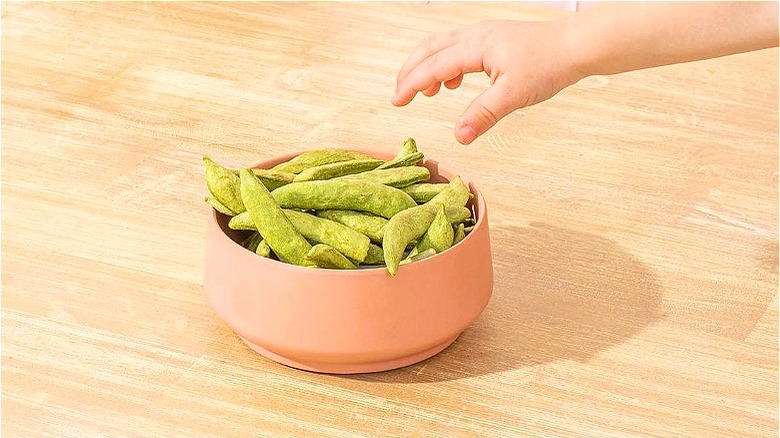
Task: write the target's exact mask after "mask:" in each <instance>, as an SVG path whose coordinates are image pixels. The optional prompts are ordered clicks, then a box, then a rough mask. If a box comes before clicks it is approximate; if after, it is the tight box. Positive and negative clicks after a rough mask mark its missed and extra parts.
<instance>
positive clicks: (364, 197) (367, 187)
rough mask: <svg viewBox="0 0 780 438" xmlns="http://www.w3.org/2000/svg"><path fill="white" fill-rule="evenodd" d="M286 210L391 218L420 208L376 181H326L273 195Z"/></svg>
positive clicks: (282, 189) (300, 184)
mask: <svg viewBox="0 0 780 438" xmlns="http://www.w3.org/2000/svg"><path fill="white" fill-rule="evenodd" d="M271 195H272V196H273V197H274V199H275V200H276V202H277V203H278V204H279V205H280V206H282V207H283V208H298V209H304V210H356V211H364V212H368V213H373V214H376V215H378V216H382V217H385V218H391V217H393V216H394V215H395V214H396V213H398V212H399V211H403V210H406V209H408V208H411V207H414V206H416V205H417V203H416V202H414V199H412V198H411V197H410V196H409V195H407V194H406V193H404V192H402V191H401V190H399V189H396V188H394V187H390V186H386V185H384V184H380V183H377V182H373V181H363V180H341V179H340V178H336V179H326V180H319V181H303V182H294V183H292V184H287V185H286V186H282V187H279V188H278V189H276V190H274V191H273V192H271Z"/></svg>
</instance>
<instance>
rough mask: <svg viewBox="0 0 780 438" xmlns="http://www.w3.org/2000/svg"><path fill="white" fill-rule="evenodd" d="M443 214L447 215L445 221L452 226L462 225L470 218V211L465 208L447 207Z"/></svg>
mask: <svg viewBox="0 0 780 438" xmlns="http://www.w3.org/2000/svg"><path fill="white" fill-rule="evenodd" d="M444 213H445V214H446V215H447V221H449V223H450V224H452V225H456V224H460V223H463V222H465V221H467V220H468V219H469V218H470V217H471V210H469V209H468V208H466V207H453V206H449V207H446V208H445V209H444Z"/></svg>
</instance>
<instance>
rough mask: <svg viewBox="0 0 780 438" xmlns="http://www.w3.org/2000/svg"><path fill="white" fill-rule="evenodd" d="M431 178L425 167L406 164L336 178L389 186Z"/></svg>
mask: <svg viewBox="0 0 780 438" xmlns="http://www.w3.org/2000/svg"><path fill="white" fill-rule="evenodd" d="M430 179H431V172H430V171H429V170H428V168H427V167H422V166H407V167H396V168H393V169H375V170H372V171H369V172H363V173H358V174H355V175H346V176H342V177H339V178H337V180H341V181H373V182H377V183H380V184H384V185H387V186H391V187H396V188H401V187H406V186H409V185H412V184H414V183H418V182H421V181H428V180H430Z"/></svg>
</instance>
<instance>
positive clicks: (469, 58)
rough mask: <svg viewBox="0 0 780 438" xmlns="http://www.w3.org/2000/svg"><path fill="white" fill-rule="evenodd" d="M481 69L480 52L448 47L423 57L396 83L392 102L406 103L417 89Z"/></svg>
mask: <svg viewBox="0 0 780 438" xmlns="http://www.w3.org/2000/svg"><path fill="white" fill-rule="evenodd" d="M482 69H483V67H482V57H481V55H480V54H478V53H472V52H469V51H467V50H464V49H463V47H461V46H460V45H455V46H451V47H448V48H446V49H444V50H441V51H439V52H436V53H434V54H433V55H431V56H429V57H427V58H425V60H423V61H422V62H421V63H420V64H419V65H418V66H417V67H415V68H414V69H413V70H411V71H410V72H409V74H407V75H406V77H405V78H404V79H403V80H401V81H400V82H399V83H398V86H397V87H396V92H395V96H393V104H395V105H399V106H400V105H406V104H407V103H409V102H410V101H411V100H412V99H413V98H414V95H415V94H417V92H418V91H423V90H427V89H428V88H430V87H432V86H434V85H435V84H437V83H440V82H447V81H451V80H453V79H455V80H457V78H458V76H462V75H463V74H465V73H471V72H475V71H482Z"/></svg>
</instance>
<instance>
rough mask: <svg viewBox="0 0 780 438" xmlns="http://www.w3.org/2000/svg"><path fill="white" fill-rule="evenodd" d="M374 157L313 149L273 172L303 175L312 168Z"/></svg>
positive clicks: (341, 150) (279, 166) (335, 150)
mask: <svg viewBox="0 0 780 438" xmlns="http://www.w3.org/2000/svg"><path fill="white" fill-rule="evenodd" d="M373 158H374V157H372V156H370V155H366V154H363V153H360V152H355V151H349V150H346V149H313V150H309V151H305V152H302V153H300V154H298V155H297V156H295V157H293V158H291V159H289V160H287V161H285V162H284V163H279V164H277V165H276V166H274V167H272V168H271V170H278V171H281V172H290V173H301V172H302V171H303V170H305V169H308V168H310V167H315V166H321V165H323V164H329V163H337V162H339V161H348V160H366V159H373Z"/></svg>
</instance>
